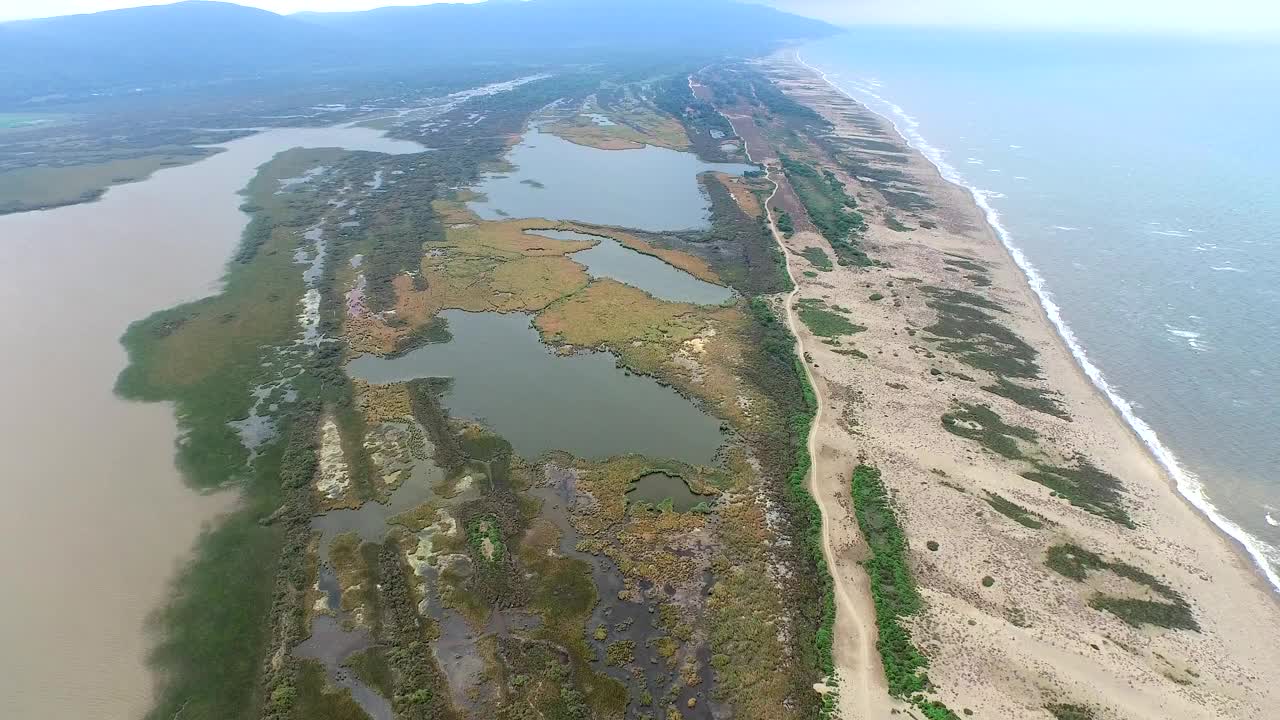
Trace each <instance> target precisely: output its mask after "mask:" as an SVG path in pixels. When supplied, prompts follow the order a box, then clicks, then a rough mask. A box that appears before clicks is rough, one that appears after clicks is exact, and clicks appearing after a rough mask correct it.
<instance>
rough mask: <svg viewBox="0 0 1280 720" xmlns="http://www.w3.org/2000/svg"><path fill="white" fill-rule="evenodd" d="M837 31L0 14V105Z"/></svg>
mask: <svg viewBox="0 0 1280 720" xmlns="http://www.w3.org/2000/svg"><path fill="white" fill-rule="evenodd" d="M833 32H836V29H835V28H834V27H832V26H830V25H827V24H826V23H823V22H820V21H817V20H812V19H809V18H804V17H800V16H797V15H792V14H788V13H784V12H781V11H778V10H775V9H772V8H768V7H765V6H762V5H752V4H745V3H739V2H733V1H732V0H527V1H526V2H513V1H511V0H490V1H489V2H483V3H476V4H448V3H440V4H432V5H422V6H416V7H388V8H381V9H377V10H369V11H364V12H335V13H314V12H312V13H298V14H295V15H277V14H275V13H271V12H267V11H265V10H259V9H255V8H248V7H244V6H241V5H235V4H232V3H226V2H211V1H208V0H190V1H188V2H180V3H175V4H171V5H158V6H150V7H139V8H130V9H126V10H114V11H108V12H99V13H93V14H88V15H73V16H63V17H55V18H46V19H40V20H23V21H15V22H8V23H0V103H6V104H9V105H12V104H14V103H18V102H22V101H23V100H27V99H30V98H33V97H34V98H38V97H41V96H51V95H53V96H75V95H87V94H91V93H95V92H114V93H118V92H120V91H122V90H129V89H131V88H132V87H145V88H151V87H156V86H190V85H197V86H198V85H203V84H208V83H225V82H228V81H235V80H236V79H242V78H251V77H259V76H262V75H264V74H276V73H287V72H295V71H313V72H314V71H324V70H339V69H348V68H353V67H363V68H377V67H397V68H405V67H412V66H427V65H432V64H441V63H463V62H479V61H491V60H501V61H516V62H520V61H527V62H538V63H541V62H557V61H584V62H586V61H590V60H591V59H592V58H598V57H600V55H601V54H602V53H638V52H644V53H652V54H658V55H661V54H663V53H680V54H682V55H685V56H688V55H690V54H705V55H707V56H708V57H710V56H717V55H726V54H741V55H748V54H756V53H760V52H763V51H765V50H767V49H768V48H770V47H771V46H774V45H777V44H778V43H781V42H784V41H786V40H791V39H806V38H813V37H819V36H823V35H829V34H831V33H833Z"/></svg>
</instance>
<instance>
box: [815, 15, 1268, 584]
mask: <svg viewBox="0 0 1280 720" xmlns="http://www.w3.org/2000/svg"><path fill="white" fill-rule="evenodd" d="M798 52H799V56H800V59H801V60H802V61H803V62H805V63H806V64H808V65H810V66H812V67H814V68H815V69H818V70H820V71H821V72H823V73H824V74H825V75H826V77H827V79H828V81H829V82H832V83H833V84H835V85H836V86H837V87H839V88H840V89H841V90H843V91H845V92H846V93H847V94H849V95H850V96H852V97H853V98H854V99H856V100H858V101H860V102H862V103H863V104H865V105H867V106H868V107H869V108H870V109H871V110H873V111H875V112H876V113H878V114H880V115H882V116H884V117H885V118H887V119H888V120H889V121H890V122H892V123H893V124H894V126H895V127H897V129H898V132H899V133H901V134H902V135H903V136H904V137H905V138H906V139H907V141H908V142H910V144H911V145H913V146H914V147H915V148H916V149H917V150H919V151H920V152H922V153H923V154H924V155H925V156H926V157H928V158H929V159H930V160H931V161H932V162H933V163H934V164H935V165H937V166H938V168H939V169H940V170H941V172H942V174H943V176H944V177H946V178H947V179H949V180H951V181H952V182H955V183H958V184H960V185H962V186H964V187H966V188H968V189H969V190H970V191H971V192H972V193H973V195H974V197H975V199H976V200H977V202H978V204H979V206H981V207H982V209H983V210H984V211H985V212H986V213H987V217H988V219H989V220H990V222H991V223H992V225H993V226H994V227H995V228H996V230H997V232H998V234H999V235H1000V237H1001V238H1002V240H1003V241H1004V243H1005V244H1006V246H1007V247H1008V248H1009V250H1010V252H1011V254H1012V255H1013V257H1014V258H1015V260H1017V262H1018V263H1019V265H1021V267H1022V269H1023V271H1024V272H1025V274H1026V275H1027V277H1028V280H1029V281H1030V283H1031V286H1032V287H1033V288H1034V289H1035V290H1036V292H1037V293H1038V294H1039V296H1040V300H1041V302H1042V304H1043V305H1044V308H1045V310H1046V312H1047V314H1048V316H1049V317H1050V319H1051V320H1052V321H1053V322H1054V323H1055V324H1056V326H1057V330H1058V332H1059V334H1061V335H1062V337H1063V338H1064V339H1065V340H1066V342H1067V343H1068V345H1069V346H1070V348H1071V350H1072V352H1073V353H1074V354H1075V356H1076V359H1077V361H1078V362H1079V363H1080V365H1081V366H1082V367H1083V369H1084V370H1085V371H1086V373H1087V374H1088V376H1089V377H1090V378H1092V380H1093V382H1094V383H1095V384H1096V385H1097V386H1098V388H1099V389H1100V390H1101V391H1102V392H1103V393H1105V395H1106V396H1107V397H1108V398H1109V399H1110V401H1111V403H1112V404H1113V405H1114V406H1115V407H1116V409H1117V410H1118V411H1119V412H1120V413H1121V414H1122V415H1123V417H1124V418H1125V419H1126V420H1127V421H1128V423H1129V425H1130V426H1131V427H1132V428H1133V430H1134V432H1135V433H1136V434H1137V435H1138V436H1139V437H1141V439H1142V440H1143V441H1144V442H1145V443H1146V444H1147V446H1148V447H1149V448H1150V449H1151V451H1152V453H1153V454H1154V455H1155V456H1156V458H1157V459H1158V460H1159V461H1160V462H1161V463H1162V464H1163V465H1164V466H1165V467H1166V468H1167V469H1168V470H1169V472H1170V474H1171V476H1172V477H1173V478H1174V480H1175V482H1176V484H1177V487H1178V489H1179V491H1180V492H1181V493H1182V494H1183V495H1184V496H1185V497H1186V498H1187V500H1188V501H1190V502H1191V503H1192V504H1194V505H1195V506H1196V507H1197V508H1199V509H1200V510H1201V511H1202V512H1204V513H1205V514H1206V515H1208V516H1209V517H1210V518H1211V519H1212V521H1213V522H1214V523H1215V524H1216V525H1217V526H1218V527H1219V528H1220V529H1221V530H1222V531H1223V532H1224V533H1226V534H1228V535H1230V536H1231V537H1232V538H1234V539H1235V540H1236V541H1237V542H1238V543H1240V545H1241V546H1242V548H1243V549H1244V550H1246V551H1247V552H1248V554H1249V555H1250V556H1251V557H1252V558H1253V560H1254V562H1255V563H1256V564H1257V566H1258V569H1259V570H1260V571H1261V573H1262V574H1264V575H1265V576H1266V578H1267V580H1268V581H1269V582H1270V583H1271V585H1272V586H1273V587H1274V588H1276V589H1277V591H1280V140H1277V137H1276V136H1277V134H1278V133H1280V39H1271V40H1267V39H1259V38H1256V37H1253V38H1207V37H1191V36H1181V37H1170V36H1153V35H1120V34H1078V33H1077V34H1061V33H1053V34H1051V33H1040V32H1023V33H1008V32H992V31H975V30H955V29H950V30H939V29H919V28H874V29H872V28H863V29H855V30H852V31H850V32H849V33H848V34H845V35H841V36H837V37H833V38H829V39H826V40H822V41H819V42H816V43H813V44H810V45H807V46H803V47H801V48H799V50H798Z"/></svg>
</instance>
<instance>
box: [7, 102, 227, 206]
mask: <svg viewBox="0 0 1280 720" xmlns="http://www.w3.org/2000/svg"><path fill="white" fill-rule="evenodd" d="M9 117H11V116H9ZM5 118H6V116H4V115H0V129H2V128H4V127H6V126H5V125H4V124H3V123H4V120H5ZM212 152H213V151H209V150H203V149H194V148H193V149H189V150H183V151H181V152H174V153H164V154H157V155H144V156H142V157H136V158H125V159H119V160H110V161H107V162H101V163H92V164H87V165H68V166H65V167H29V168H21V169H18V170H10V171H8V172H3V173H0V215H2V214H5V213H15V212H26V211H28V210H43V209H46V208H53V207H59V206H62V205H74V204H75V203H81V202H91V201H93V200H97V199H98V198H99V197H101V196H102V193H103V192H105V191H106V189H107V188H108V187H110V186H112V185H123V184H124V183H131V182H137V181H139V180H145V179H147V178H149V177H151V174H152V173H154V172H155V171H157V170H160V169H162V168H167V167H175V166H178V165H186V164H187V163H192V162H195V161H196V160H201V159H203V158H206V157H208V156H209V155H211V154H212Z"/></svg>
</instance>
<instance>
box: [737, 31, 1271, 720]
mask: <svg viewBox="0 0 1280 720" xmlns="http://www.w3.org/2000/svg"><path fill="white" fill-rule="evenodd" d="M761 70H762V71H763V72H764V74H765V75H766V77H768V78H769V79H770V81H771V82H773V83H774V84H775V85H776V86H777V87H778V89H779V90H780V91H782V93H783V94H784V95H785V96H787V97H788V98H789V99H790V100H791V101H793V102H794V103H795V104H796V106H800V107H802V108H803V111H800V110H788V109H787V108H788V106H786V105H785V104H781V103H780V104H779V107H780V108H781V109H780V110H778V111H777V112H778V113H789V114H784V115H782V119H778V118H779V115H777V114H775V115H772V116H765V117H764V119H763V120H757V121H756V122H757V123H758V125H757V126H755V127H750V128H748V131H749V132H750V133H752V135H751V137H749V138H748V143H749V144H750V143H751V142H755V143H756V145H753V146H752V147H753V149H754V148H755V147H757V146H759V147H768V146H771V147H773V150H771V152H773V153H774V154H775V155H777V154H778V153H780V152H786V153H788V154H789V155H790V154H791V153H792V152H794V153H795V155H792V157H796V156H799V157H800V158H801V161H800V162H799V163H795V164H797V165H800V167H801V168H803V167H804V164H805V163H807V164H808V165H809V166H810V167H816V168H818V169H820V170H821V171H822V172H825V173H827V174H828V177H831V178H833V181H838V182H839V184H840V185H842V186H843V187H844V188H845V189H846V191H847V196H849V197H850V198H856V211H857V212H858V213H859V214H860V215H861V216H862V218H863V220H864V223H863V228H862V230H861V231H860V233H859V236H858V238H859V243H860V246H861V247H864V248H865V252H866V254H867V255H869V256H870V257H871V259H872V260H873V262H870V263H869V264H867V265H865V266H863V267H862V269H860V270H854V269H845V270H839V269H834V268H832V267H831V262H830V261H829V260H828V261H827V262H826V263H825V267H824V264H823V263H822V262H820V261H819V260H820V259H821V258H819V259H818V260H816V259H814V257H812V256H813V254H814V253H813V252H811V251H816V253H817V255H818V256H822V255H828V257H831V256H836V257H837V258H840V256H839V255H838V254H837V253H836V251H837V249H839V248H840V247H841V246H840V245H839V244H838V243H833V242H830V241H829V239H828V238H830V237H831V233H832V226H831V225H830V220H829V218H826V217H824V216H822V215H817V216H812V215H811V211H810V209H809V206H807V205H806V202H808V199H806V198H801V197H797V193H800V194H801V195H807V196H808V198H810V199H811V198H813V197H814V194H815V192H817V191H816V190H815V189H814V187H813V186H812V185H809V186H806V185H805V181H804V178H805V177H811V175H810V176H806V175H804V174H803V173H800V172H798V171H797V172H796V175H795V176H793V175H792V174H791V173H788V174H786V175H785V176H779V179H780V180H781V181H782V182H784V183H786V185H787V187H786V188H784V190H787V192H783V193H778V200H777V201H776V203H775V204H776V205H778V209H779V210H785V211H786V212H788V214H790V215H791V216H792V217H793V218H796V219H797V220H796V222H795V231H794V232H793V233H789V234H788V235H787V236H785V237H784V241H785V246H786V252H787V259H788V261H789V262H791V263H794V264H795V267H797V268H798V269H801V270H805V272H803V273H801V274H800V276H797V277H796V280H797V282H798V284H799V285H800V287H801V293H800V295H799V299H798V300H797V303H798V304H803V303H808V304H809V305H808V307H810V308H813V307H818V308H826V309H827V315H831V314H832V313H833V312H834V313H835V315H841V314H843V315H844V317H846V318H848V320H846V322H848V321H853V322H854V323H856V324H853V325H846V326H845V329H844V331H843V332H841V329H840V328H839V325H840V323H834V320H832V321H831V322H833V323H834V325H830V324H828V325H827V326H826V327H819V326H817V325H810V326H808V327H806V328H801V333H800V335H801V338H802V340H803V343H804V347H805V349H806V351H807V352H806V353H805V360H806V362H807V363H809V364H810V365H811V367H812V368H813V369H814V371H815V373H814V374H815V375H816V376H817V379H818V382H817V383H816V385H817V386H818V388H817V389H818V391H819V393H820V394H821V396H822V399H823V403H824V405H826V407H825V408H824V412H823V413H822V415H821V417H820V419H819V421H818V425H819V436H818V446H819V450H818V451H817V452H815V453H814V454H815V457H820V458H821V460H822V464H821V465H820V466H819V467H818V468H817V472H818V474H820V475H821V477H822V479H821V486H820V487H821V491H822V493H823V494H824V495H826V496H828V497H826V498H824V499H827V500H832V501H834V502H829V503H827V504H826V505H825V507H824V511H825V510H827V509H830V510H831V511H832V513H833V514H832V516H831V518H830V519H829V520H828V521H829V522H832V523H833V524H834V525H835V526H836V527H837V528H839V526H841V525H843V524H846V523H848V522H849V520H848V517H849V509H850V508H851V507H853V505H854V502H855V501H854V498H853V497H852V495H851V494H850V488H849V487H848V485H849V474H850V472H853V471H854V470H855V468H856V467H860V466H864V465H865V466H870V467H872V468H876V469H877V470H878V471H879V476H880V478H881V480H882V482H883V486H884V492H885V498H886V500H887V501H888V504H889V510H890V512H892V513H893V514H894V515H896V517H897V522H898V523H899V524H900V525H901V533H902V535H903V537H905V538H906V540H905V541H904V544H903V547H902V549H901V555H900V556H899V558H900V559H899V560H898V561H897V562H898V563H899V564H900V566H901V567H906V568H907V569H908V571H909V573H908V577H907V579H906V580H905V582H907V583H908V584H909V585H908V586H911V585H914V586H915V587H916V588H917V589H918V592H919V594H920V598H921V603H920V605H919V606H918V607H916V608H915V609H914V610H911V611H908V612H907V613H906V614H894V615H885V616H884V617H880V616H879V615H880V614H883V613H884V612H889V613H899V612H900V611H899V610H898V609H897V608H894V607H887V608H884V609H882V608H880V607H878V606H877V608H876V612H877V617H876V623H877V624H880V623H884V622H886V621H889V622H892V621H896V622H897V623H898V625H899V627H901V628H902V630H904V631H905V632H906V633H907V634H908V637H909V639H910V642H912V643H913V644H914V645H915V647H916V648H918V650H919V651H920V653H921V654H923V655H924V656H925V657H926V658H927V665H928V682H929V687H930V688H932V689H931V690H930V691H929V694H928V695H927V696H926V697H927V698H928V699H929V700H930V701H932V700H934V699H936V700H937V701H939V702H941V703H945V706H946V707H949V708H951V709H952V710H955V711H957V712H959V711H962V710H971V711H973V712H976V713H982V714H983V715H987V716H1004V717H1039V716H1040V715H1038V714H1037V713H1040V712H1045V711H1047V710H1049V709H1050V708H1054V707H1059V706H1061V707H1074V708H1091V709H1092V710H1091V712H1092V713H1093V714H1088V715H1082V717H1090V718H1096V719H1097V720H1103V719H1105V720H1115V718H1119V717H1124V718H1133V719H1135V720H1136V719H1137V718H1144V719H1146V720H1156V719H1161V720H1163V718H1168V717H1178V718H1187V719H1188V720H1190V719H1191V718H1204V719H1205V720H1228V719H1234V718H1239V717H1249V716H1256V715H1257V714H1258V713H1260V712H1262V711H1261V708H1265V707H1271V706H1273V705H1274V703H1275V702H1276V701H1277V699H1278V698H1277V693H1278V692H1280V684H1277V683H1276V682H1274V677H1273V676H1274V675H1275V674H1276V672H1277V670H1280V620H1277V619H1276V618H1277V610H1278V609H1280V606H1278V605H1277V603H1276V602H1275V594H1274V592H1273V591H1272V590H1271V588H1270V587H1269V586H1268V585H1266V581H1265V579H1264V578H1263V577H1262V575H1261V574H1260V573H1259V572H1257V570H1256V568H1255V567H1253V566H1252V563H1250V562H1249V558H1248V557H1247V556H1246V555H1245V554H1244V553H1242V552H1240V549H1241V548H1239V547H1238V546H1236V545H1235V544H1233V543H1230V542H1224V537H1223V533H1222V532H1221V531H1220V530H1219V529H1218V528H1217V527H1215V526H1214V525H1213V524H1212V523H1211V522H1208V518H1207V517H1206V516H1205V515H1204V514H1203V513H1201V512H1200V511H1199V509H1198V508H1196V507H1195V506H1194V505H1192V504H1191V503H1190V502H1188V501H1187V499H1186V498H1184V497H1183V496H1182V495H1181V493H1180V492H1178V491H1177V488H1176V486H1174V485H1173V483H1172V482H1171V477H1170V475H1169V474H1168V472H1167V470H1166V469H1165V468H1164V467H1163V466H1162V465H1161V464H1160V463H1159V461H1158V459H1157V458H1156V457H1155V456H1154V455H1153V454H1152V453H1151V451H1150V450H1149V448H1148V447H1147V446H1146V445H1145V444H1144V443H1143V442H1142V440H1141V438H1140V437H1138V436H1137V435H1136V434H1135V433H1134V432H1133V431H1132V429H1131V428H1130V426H1129V425H1128V424H1127V423H1126V422H1125V419H1124V418H1123V417H1121V416H1120V414H1119V413H1118V412H1117V410H1116V408H1115V407H1113V406H1112V404H1111V403H1110V401H1109V398H1107V397H1106V396H1105V395H1103V394H1102V393H1101V392H1100V391H1099V388H1098V387H1097V386H1095V385H1094V384H1093V382H1092V381H1091V379H1090V378H1089V376H1088V375H1087V374H1086V373H1085V371H1084V370H1083V369H1082V368H1081V366H1080V364H1079V362H1078V360H1077V358H1076V356H1075V355H1074V354H1073V353H1072V351H1071V348H1070V347H1068V345H1067V343H1066V342H1065V341H1064V338H1063V337H1062V336H1061V335H1059V333H1058V332H1057V328H1056V326H1055V325H1054V323H1053V322H1052V319H1051V318H1050V317H1049V315H1048V313H1047V312H1046V309H1045V308H1044V307H1043V306H1042V305H1041V304H1040V302H1039V297H1038V296H1037V295H1036V293H1035V289H1034V288H1033V287H1032V286H1031V283H1030V281H1029V279H1028V277H1027V275H1026V274H1025V272H1024V269H1023V267H1022V266H1021V265H1020V264H1019V263H1018V262H1017V259H1016V258H1015V257H1014V253H1013V251H1012V249H1011V248H1010V247H1009V246H1008V245H1006V243H1005V242H1004V241H1003V240H1002V238H1001V237H1000V236H999V234H998V232H997V229H996V228H994V227H992V226H991V222H990V221H991V218H989V216H988V215H987V213H986V212H984V210H985V209H986V208H983V207H982V205H981V204H980V203H979V200H980V198H975V197H974V194H973V193H972V191H971V190H970V188H968V187H966V186H964V185H961V184H957V183H956V182H955V181H953V180H952V179H949V178H948V176H947V175H946V174H945V168H939V167H938V166H937V165H936V164H935V163H933V162H931V161H930V159H929V158H928V157H926V156H925V155H924V154H923V153H921V152H920V151H919V149H918V148H917V147H916V146H915V145H912V144H911V143H910V142H909V141H908V140H907V139H906V138H905V137H903V133H901V132H898V130H899V129H898V128H895V127H893V126H892V124H891V123H890V122H889V121H888V120H886V118H885V117H884V116H882V115H879V114H876V113H874V112H873V111H871V110H870V109H869V108H867V107H866V106H864V105H862V104H861V103H860V102H858V101H857V100H855V99H853V98H851V97H850V95H849V94H848V93H845V92H843V91H842V90H840V88H839V87H838V86H834V85H833V84H832V83H831V82H830V81H829V80H825V81H824V79H823V78H822V77H821V75H820V74H819V73H815V72H814V71H813V70H812V69H811V68H810V67H806V66H804V65H801V64H800V63H798V62H795V61H794V59H793V55H792V53H786V54H782V55H775V56H774V57H773V58H772V59H771V60H770V61H766V62H765V63H764V64H763V66H762V67H761ZM806 113H811V114H806ZM814 114H816V115H814ZM818 117H820V118H822V119H823V120H824V121H825V125H822V126H819V125H818V124H816V122H815V119H816V118H818ZM741 119H743V120H748V118H747V117H746V116H744V117H743V118H741ZM788 123H791V124H792V125H791V126H793V127H802V128H804V129H802V130H801V131H800V132H801V135H800V137H801V138H805V139H804V140H802V141H801V143H791V144H790V145H786V137H787V136H786V131H787V128H788V127H789V126H788ZM801 123H809V124H808V125H801ZM779 144H782V145H784V146H785V147H786V149H785V150H779V149H778V146H779ZM802 144H803V147H802ZM793 148H794V151H793ZM810 172H811V173H812V171H810ZM797 183H798V184H797ZM793 186H794V187H793ZM797 188H798V190H797ZM817 207H818V208H819V209H818V212H819V213H821V212H822V211H821V207H822V206H821V205H817ZM815 218H816V222H815ZM998 220H999V218H998V217H997V218H996V221H997V222H998ZM1014 249H1016V247H1015V248H1014ZM846 250H847V248H846ZM842 259H843V260H845V262H844V264H846V265H849V264H853V263H854V262H855V260H854V258H850V257H845V258H842ZM805 263H808V264H807V265H806V264H805ZM966 273H967V274H966ZM984 310H985V311H986V312H983V311H984ZM811 314H812V313H811ZM802 319H803V317H802ZM817 319H818V320H822V318H821V317H820V316H819V317H817ZM807 322H808V321H806V323H807ZM823 322H826V321H823ZM1011 378H1012V379H1016V380H1017V382H1013V381H1012V380H1010V379H1011ZM990 381H995V385H991V384H990ZM1009 388H1013V390H1010V389H1009ZM1002 390H1003V391H1004V392H1002ZM828 403H829V405H828ZM983 413H985V415H984V414H983ZM997 441H998V442H997ZM1055 468H1057V469H1056V470H1055ZM1046 469H1048V470H1049V474H1048V475H1046V473H1045V472H1044V471H1045V470H1046ZM1055 472H1057V473H1059V474H1058V475H1057V476H1056V477H1057V479H1055V476H1054V473H1055ZM1068 476H1070V477H1074V478H1075V479H1069V477H1068ZM1171 490H1172V492H1171ZM859 507H861V506H859ZM861 530H862V532H865V528H862V529H861ZM848 531H849V532H848V533H846V535H845V537H843V538H841V539H840V542H839V543H838V546H837V548H836V550H837V551H838V555H839V557H840V558H841V560H842V561H843V565H842V566H840V567H838V570H841V571H840V572H838V573H835V574H838V579H837V582H840V583H846V584H848V585H847V587H848V588H849V589H853V588H854V587H856V584H857V583H859V581H860V580H859V575H860V571H859V568H860V567H864V566H865V565H864V563H865V559H866V554H865V553H866V545H865V539H864V538H863V536H862V532H860V529H859V527H857V526H852V527H850V528H848ZM1064 554H1065V555H1064ZM1064 557H1066V558H1073V560H1071V562H1075V560H1074V559H1078V558H1080V557H1084V558H1093V559H1092V560H1088V561H1087V562H1090V563H1094V564H1092V565H1090V566H1089V568H1090V569H1084V570H1075V569H1073V566H1070V565H1065V566H1064V564H1063V558H1064ZM838 565H840V563H838ZM1135 578H1136V579H1135ZM879 582H881V583H882V584H883V583H884V582H886V581H885V580H883V579H880V580H879ZM882 591H883V588H882ZM845 609H846V608H843V607H842V608H841V612H842V614H844V611H845ZM1242 618H1247V619H1249V620H1250V622H1248V623H1245V622H1241V619H1242ZM842 621H843V622H845V623H847V622H848V620H845V619H843V618H840V617H838V618H837V633H839V632H840V630H839V628H840V627H841V623H842ZM900 655H901V653H898V652H897V651H896V650H895V651H893V654H892V655H891V656H890V655H886V656H885V657H884V658H883V663H882V664H883V670H880V668H879V667H877V668H876V669H875V670H876V671H877V674H879V673H884V672H887V673H888V674H889V676H891V677H892V678H893V683H892V684H891V685H890V687H894V688H898V693H899V694H897V695H893V696H892V697H893V698H899V697H902V695H901V693H902V688H903V687H905V685H904V684H903V682H904V681H903V673H902V672H901V667H902V663H901V660H902V658H901V657H900ZM846 667H851V668H856V667H857V664H856V663H851V664H850V665H849V666H846ZM879 676H880V677H881V678H882V679H881V682H884V678H885V677H886V675H884V674H880V675H879ZM908 679H909V678H908ZM855 694H856V693H855ZM1263 714H1265V713H1263ZM855 716H856V714H855Z"/></svg>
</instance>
